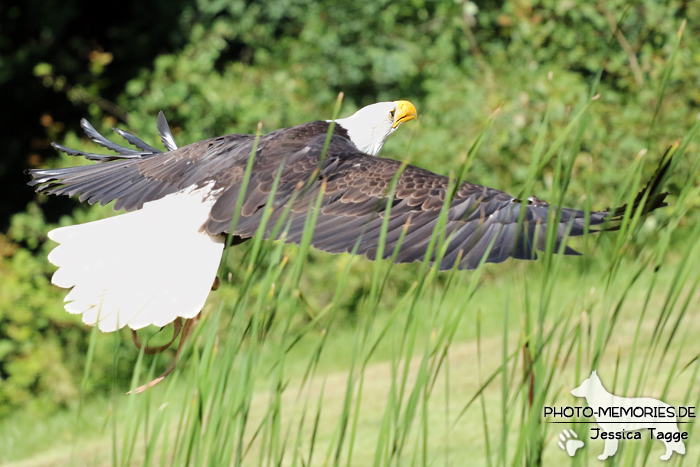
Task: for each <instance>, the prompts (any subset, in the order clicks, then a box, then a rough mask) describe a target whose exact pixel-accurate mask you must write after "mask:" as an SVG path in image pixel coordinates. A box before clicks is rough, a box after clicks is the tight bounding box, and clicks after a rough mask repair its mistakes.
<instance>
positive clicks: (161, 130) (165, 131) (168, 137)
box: [158, 110, 177, 151]
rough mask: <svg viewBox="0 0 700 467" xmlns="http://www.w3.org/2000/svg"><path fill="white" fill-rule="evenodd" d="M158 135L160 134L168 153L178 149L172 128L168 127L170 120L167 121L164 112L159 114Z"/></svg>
mask: <svg viewBox="0 0 700 467" xmlns="http://www.w3.org/2000/svg"><path fill="white" fill-rule="evenodd" d="M158 134H160V140H161V141H162V142H163V144H164V145H165V147H166V149H167V150H168V151H174V150H176V149H177V143H175V138H173V134H172V133H171V132H170V127H169V126H168V120H166V118H165V114H164V113H163V111H162V110H161V111H160V112H158Z"/></svg>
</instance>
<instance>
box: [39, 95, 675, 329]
mask: <svg viewBox="0 0 700 467" xmlns="http://www.w3.org/2000/svg"><path fill="white" fill-rule="evenodd" d="M414 118H416V109H415V107H414V106H413V104H411V103H410V102H408V101H396V102H380V103H377V104H373V105H369V106H367V107H364V108H362V109H360V110H359V111H357V112H356V113H355V114H354V115H352V116H350V117H347V118H341V119H338V120H335V122H334V123H335V125H334V127H333V129H332V133H329V128H330V126H331V125H332V123H333V122H330V121H315V122H311V123H305V124H302V125H298V126H295V127H291V128H284V129H280V130H276V131H273V132H271V133H268V134H266V135H264V136H262V137H260V138H259V140H258V141H257V142H256V137H255V136H253V135H249V134H231V135H226V136H220V137H217V138H211V139H207V140H204V141H199V142H196V143H193V144H190V145H188V146H184V147H181V148H178V147H177V145H176V144H175V140H174V139H173V137H172V134H171V132H170V130H169V128H168V125H167V122H166V120H165V118H164V116H163V114H162V113H161V114H160V115H159V118H158V129H159V133H160V135H161V139H162V141H163V143H164V145H165V147H166V149H167V151H165V152H162V151H160V150H158V149H156V148H154V147H152V146H150V145H148V144H146V143H144V142H143V141H141V140H140V139H139V138H137V137H135V136H134V135H132V134H130V133H127V132H126V131H123V130H119V129H115V131H116V132H117V133H118V134H119V135H120V136H122V137H123V138H125V139H126V141H128V142H129V143H130V144H131V145H133V146H134V147H135V148H136V149H131V148H127V147H124V146H120V145H118V144H115V143H113V142H111V141H109V140H108V139H107V138H105V137H104V136H102V135H101V134H99V133H98V132H97V131H96V130H95V129H94V128H93V127H92V126H91V125H90V124H89V123H88V122H87V121H86V120H82V122H81V123H82V127H83V129H84V130H85V132H86V133H87V135H88V136H89V137H90V138H91V139H92V140H93V141H94V142H95V143H97V144H99V145H102V146H103V147H105V148H107V149H109V150H112V151H114V152H116V153H117V155H102V154H93V153H87V152H83V151H76V150H73V149H68V148H66V147H63V146H61V145H58V144H54V146H55V147H56V148H57V149H59V150H61V151H63V152H66V153H68V154H71V155H80V156H84V157H86V158H88V159H90V160H94V161H96V162H97V164H93V165H89V166H81V167H69V168H61V169H38V170H31V171H30V174H31V175H32V177H33V180H32V181H31V182H29V184H30V185H32V186H35V187H36V190H37V191H38V192H40V193H45V194H49V195H67V196H76V195H78V197H79V200H80V201H81V202H82V201H87V202H88V203H90V204H93V203H97V202H99V203H101V204H103V205H104V204H106V203H110V202H114V203H115V204H114V209H115V210H121V209H123V210H125V211H127V213H125V214H121V215H118V216H115V217H111V218H107V219H103V220H99V221H95V222H89V223H86V224H82V225H75V226H69V227H61V228H58V229H55V230H53V231H51V232H50V233H49V237H50V238H51V239H52V240H54V241H56V242H58V243H59V246H58V247H56V248H55V249H54V250H53V251H52V252H51V253H50V255H49V260H50V261H51V262H52V263H53V264H55V265H56V266H58V267H59V269H58V270H57V271H56V273H55V274H54V276H53V279H52V282H53V283H54V284H55V285H57V286H59V287H63V288H67V289H70V288H72V290H71V292H70V293H69V294H68V295H67V296H66V298H65V302H66V304H65V309H66V310H67V311H68V312H70V313H79V314H82V319H83V321H84V322H85V323H86V324H89V325H97V326H98V327H99V329H100V330H102V331H105V332H109V331H115V330H118V329H120V328H122V327H124V326H128V327H130V328H131V329H134V330H135V329H140V328H143V327H145V326H148V325H156V326H165V325H166V324H168V323H170V322H173V321H174V320H176V319H177V318H178V317H182V318H185V319H192V318H194V317H195V316H197V315H198V313H199V312H200V310H201V309H202V306H203V305H204V302H205V300H206V298H207V296H208V294H209V291H210V289H211V288H212V284H213V283H214V282H215V280H216V273H217V269H218V266H219V262H220V259H221V256H222V252H223V249H224V246H225V239H226V237H227V235H228V234H230V235H232V238H233V243H234V244H238V243H240V242H243V241H245V240H246V239H249V238H251V237H253V236H254V235H255V233H256V231H257V230H258V227H259V226H260V223H261V220H262V219H263V213H264V211H265V209H263V208H265V207H266V206H267V204H268V201H269V199H270V193H271V191H272V190H273V186H274V185H275V183H276V180H278V184H277V187H276V191H275V193H274V196H273V197H272V201H271V202H272V207H273V208H274V210H273V211H272V214H271V217H270V218H269V220H268V221H267V224H266V227H265V230H264V235H265V236H266V237H268V238H269V237H271V236H272V235H273V233H274V232H273V231H274V228H275V225H276V224H277V222H278V220H280V217H281V216H283V215H284V214H285V211H286V212H287V213H288V216H289V219H286V220H285V223H287V222H288V224H286V225H288V228H285V229H281V230H278V231H277V232H276V233H275V235H277V237H280V236H281V238H282V239H283V240H284V241H285V242H291V243H297V244H299V243H300V242H301V240H302V234H303V232H304V226H305V224H306V218H307V214H308V213H309V212H311V211H312V210H314V209H316V207H315V206H316V202H317V200H318V199H319V196H320V209H319V211H318V213H317V215H318V217H317V222H316V225H315V229H314V232H313V237H312V239H311V245H312V246H314V247H315V248H318V249H320V250H323V251H327V252H330V253H341V252H351V251H353V250H354V251H356V253H357V254H362V255H365V256H367V257H368V258H369V259H372V260H374V259H375V257H376V255H377V251H378V243H379V239H380V233H381V227H382V223H383V221H384V217H385V215H387V212H388V213H389V214H388V215H389V219H388V221H387V225H388V229H387V233H386V238H385V247H384V249H383V257H384V258H389V257H391V256H392V254H393V253H394V250H395V248H396V246H397V244H398V242H399V240H400V237H401V234H402V231H403V230H404V229H406V232H405V236H404V237H403V240H402V242H401V244H400V248H399V250H398V254H397V256H396V262H399V263H409V262H414V261H422V260H424V259H425V255H426V254H427V251H428V245H429V242H430V239H431V236H432V235H433V231H434V229H435V226H436V224H437V222H438V218H439V215H440V212H441V209H442V207H443V204H444V203H445V202H446V200H447V202H448V203H449V210H448V211H447V216H446V224H445V227H444V233H445V238H446V242H447V245H446V248H445V250H444V255H443V256H442V258H441V259H440V263H439V267H440V269H450V268H452V267H458V268H460V269H473V268H476V267H477V266H478V265H479V263H480V261H481V260H482V258H484V259H485V261H486V262H492V263H500V262H502V261H504V260H506V259H507V258H509V257H512V258H516V259H522V260H530V259H534V258H536V251H537V250H543V249H544V246H545V240H546V239H545V235H544V232H545V230H544V227H546V224H547V223H548V222H551V219H552V217H551V216H550V214H551V213H550V209H557V210H558V211H559V212H558V225H557V227H556V232H557V236H556V245H555V251H559V247H560V245H561V244H562V242H563V241H564V240H565V238H566V237H567V236H579V235H582V234H583V233H584V231H585V230H586V229H587V225H588V226H589V227H591V230H596V228H598V229H610V228H614V227H610V224H609V221H611V220H612V221H614V220H619V219H620V218H621V216H622V215H623V214H624V211H625V209H624V207H622V208H618V209H614V210H611V211H601V212H591V213H588V214H586V213H585V212H584V211H581V210H576V209H568V208H561V209H559V208H554V207H552V206H550V205H549V204H548V203H546V202H545V201H542V200H540V199H537V198H534V197H531V198H529V199H528V200H524V201H521V200H519V199H516V198H514V197H512V196H510V195H508V194H507V193H504V192H502V191H499V190H495V189H492V188H487V187H484V186H479V185H475V184H472V183H467V182H464V183H461V184H460V185H459V186H458V187H456V188H455V189H454V190H453V193H448V188H449V186H450V180H449V178H448V177H446V176H442V175H437V174H434V173H432V172H430V171H428V170H424V169H421V168H419V167H414V166H411V165H408V166H405V168H403V170H401V169H402V164H401V162H398V161H395V160H390V159H383V158H379V157H376V156H377V155H378V154H379V152H380V151H381V149H382V146H383V144H384V142H385V141H386V138H387V137H388V136H389V135H390V134H392V133H393V132H394V131H395V130H396V129H397V128H398V127H399V126H400V125H401V124H402V123H404V122H407V121H409V120H412V119H414ZM256 144H257V146H256V147H255V145H256ZM254 147H255V154H254V159H253V165H252V169H251V172H250V178H249V180H248V182H247V186H246V189H245V195H244V196H243V199H242V200H239V196H240V194H241V188H242V185H243V183H244V174H245V171H246V164H247V163H248V161H249V159H250V156H251V152H252V151H253V150H254ZM324 148H325V153H324ZM666 159H667V158H664V161H663V162H662V165H661V166H660V167H659V170H658V171H657V174H656V175H655V177H654V180H652V182H650V183H649V184H648V185H647V187H646V188H645V189H644V190H643V191H642V192H641V193H640V194H639V195H638V196H637V199H636V200H635V206H637V205H639V204H640V203H641V204H643V207H642V209H643V213H644V214H646V213H648V212H650V211H652V210H654V209H656V208H658V207H661V206H664V205H665V203H664V198H665V195H666V194H665V193H659V184H660V180H661V179H662V178H663V176H664V174H665V173H666V171H667V170H668V167H669V163H670V160H666ZM397 173H398V176H397ZM395 176H397V177H396V178H397V179H396V188H395V192H394V194H393V198H391V202H390V203H387V196H388V191H389V188H390V186H391V184H392V180H393V179H394V178H395ZM321 190H324V191H323V193H321ZM642 201H643V203H642ZM237 205H239V207H240V216H239V217H238V219H237V222H236V223H235V228H234V231H231V225H232V220H233V218H234V215H235V214H236V207H237ZM286 208H289V209H286ZM538 229H542V230H540V232H539V235H538V232H537V230H538ZM282 233H284V235H282ZM562 247H563V250H562V251H563V252H564V254H567V255H573V254H578V253H577V252H576V251H574V250H573V249H571V248H569V247H566V246H562ZM430 259H431V260H433V261H434V260H435V254H434V253H433V256H431V258H430Z"/></svg>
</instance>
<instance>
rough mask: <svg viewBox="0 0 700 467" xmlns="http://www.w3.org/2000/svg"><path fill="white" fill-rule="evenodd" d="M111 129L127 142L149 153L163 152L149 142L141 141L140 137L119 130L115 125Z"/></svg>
mask: <svg viewBox="0 0 700 467" xmlns="http://www.w3.org/2000/svg"><path fill="white" fill-rule="evenodd" d="M112 130H113V131H115V132H116V133H117V134H118V135H119V136H121V137H122V138H124V139H125V140H127V141H128V142H129V144H133V145H134V146H136V147H137V148H139V149H141V150H142V151H146V152H148V153H150V154H160V153H162V152H163V151H161V150H160V149H156V148H154V147H153V146H151V145H150V144H148V143H145V142H144V141H142V140H141V139H139V138H137V137H136V136H134V135H132V134H131V133H129V132H128V131H124V130H120V129H119V128H117V127H112Z"/></svg>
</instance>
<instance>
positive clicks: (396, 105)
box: [335, 101, 417, 156]
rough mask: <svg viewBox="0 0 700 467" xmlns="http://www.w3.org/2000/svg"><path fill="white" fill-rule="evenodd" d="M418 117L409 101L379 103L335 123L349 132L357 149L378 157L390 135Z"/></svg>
mask: <svg viewBox="0 0 700 467" xmlns="http://www.w3.org/2000/svg"><path fill="white" fill-rule="evenodd" d="M416 116H417V113H416V108H415V107H414V106H413V104H411V103H410V102H408V101H394V102H378V103H376V104H372V105H368V106H367V107H363V108H361V109H360V110H358V111H357V112H355V113H354V114H352V115H351V116H349V117H347V118H339V119H337V120H336V121H335V122H336V123H337V124H338V125H340V126H341V127H343V128H344V129H345V130H347V132H348V136H350V141H352V142H353V143H354V144H355V146H357V149H359V150H360V151H362V152H364V153H367V154H369V155H371V156H376V155H378V154H379V152H380V151H381V150H382V146H384V142H385V141H386V139H387V138H388V137H389V135H390V134H392V133H393V132H395V131H396V129H397V128H398V127H399V125H401V124H402V123H403V122H407V121H409V120H413V119H414V118H416Z"/></svg>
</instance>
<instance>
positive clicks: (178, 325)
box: [131, 318, 182, 355]
mask: <svg viewBox="0 0 700 467" xmlns="http://www.w3.org/2000/svg"><path fill="white" fill-rule="evenodd" d="M173 326H174V329H173V338H172V339H170V342H168V343H167V344H163V345H159V346H157V347H151V346H148V345H147V346H145V347H143V346H142V345H141V341H140V340H139V336H138V334H136V330H135V329H132V330H131V337H132V338H133V339H134V345H135V346H136V348H137V349H139V350H141V349H142V348H143V353H145V354H146V355H155V354H157V353H161V352H163V351H165V349H167V348H168V347H170V346H171V345H173V342H175V339H177V336H179V335H180V331H181V330H182V318H176V319H175V321H173Z"/></svg>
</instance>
